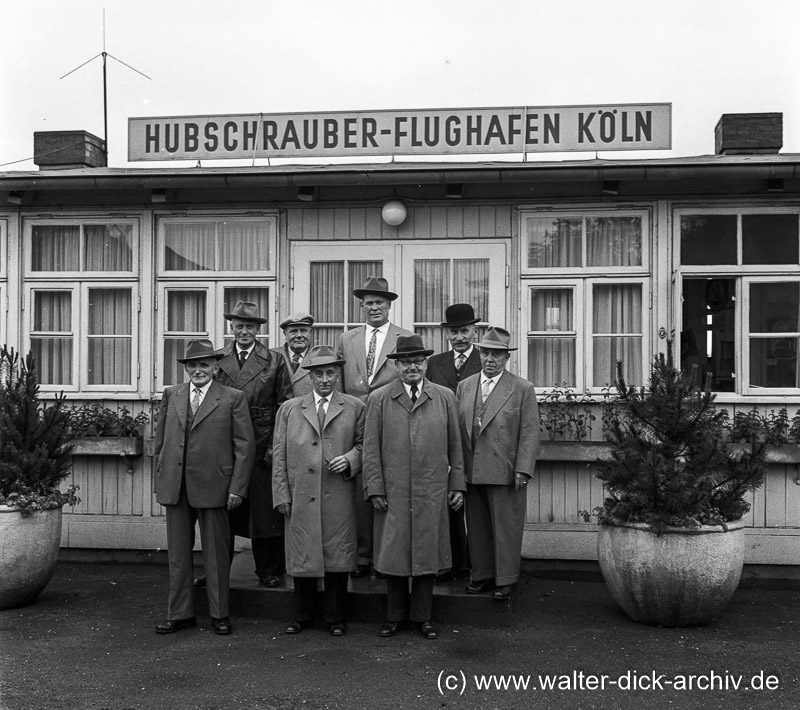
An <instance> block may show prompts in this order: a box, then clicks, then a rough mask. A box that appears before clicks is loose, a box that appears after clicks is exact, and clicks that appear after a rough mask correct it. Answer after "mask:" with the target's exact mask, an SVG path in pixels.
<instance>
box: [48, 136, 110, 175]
mask: <svg viewBox="0 0 800 710" xmlns="http://www.w3.org/2000/svg"><path fill="white" fill-rule="evenodd" d="M33 155H34V156H35V157H34V159H33V162H34V163H36V165H38V166H39V168H40V169H46V170H70V169H75V168H104V167H106V165H107V162H106V151H105V142H104V141H103V140H101V139H100V138H98V137H97V136H93V135H92V134H91V133H87V132H86V131H36V132H35V133H34V134H33Z"/></svg>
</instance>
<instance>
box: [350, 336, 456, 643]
mask: <svg viewBox="0 0 800 710" xmlns="http://www.w3.org/2000/svg"><path fill="white" fill-rule="evenodd" d="M431 354H433V350H428V349H426V348H425V347H424V345H423V343H422V338H421V337H420V336H419V335H409V336H401V337H399V338H398V339H397V348H396V349H395V351H394V352H393V353H390V354H389V355H387V357H388V358H389V359H391V360H394V361H395V367H396V370H397V374H398V379H395V380H394V381H392V382H391V383H389V384H388V385H386V386H384V387H381V388H380V389H378V390H376V391H375V392H373V393H372V394H371V395H370V396H369V399H368V400H367V422H366V428H365V433H364V450H363V476H364V487H365V490H366V494H367V497H368V498H369V500H370V502H371V503H372V505H373V507H374V508H375V524H374V550H375V562H374V565H375V569H376V571H377V572H380V573H382V574H384V575H386V590H387V613H386V618H387V622H386V623H385V624H384V625H383V627H382V628H381V631H380V635H381V636H383V637H389V636H394V635H395V634H396V633H397V632H398V631H399V629H400V625H401V624H402V623H403V622H404V621H405V620H407V619H408V620H410V621H412V622H414V624H415V625H416V627H417V629H418V631H419V632H420V634H422V636H423V637H424V638H426V639H435V638H436V636H437V633H436V629H435V628H434V626H433V624H432V623H431V616H432V609H433V582H434V577H435V576H436V575H437V574H438V573H439V572H440V571H441V570H444V569H447V568H449V567H450V566H451V565H452V562H451V559H450V534H449V525H448V519H447V510H448V506H449V507H450V508H453V509H456V510H457V509H458V508H460V507H461V506H462V505H463V502H464V494H463V491H464V490H466V486H465V484H464V470H463V453H462V450H461V437H460V435H459V431H458V407H457V404H456V400H455V396H454V395H453V393H452V392H450V390H448V389H447V388H445V387H441V386H439V385H435V384H433V383H432V382H430V381H428V380H426V379H425V368H426V361H427V357H428V356H429V355H431ZM409 587H410V589H409Z"/></svg>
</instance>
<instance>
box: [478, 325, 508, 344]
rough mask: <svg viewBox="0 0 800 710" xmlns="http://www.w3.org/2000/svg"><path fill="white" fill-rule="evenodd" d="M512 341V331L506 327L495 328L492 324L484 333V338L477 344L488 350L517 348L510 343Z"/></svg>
mask: <svg viewBox="0 0 800 710" xmlns="http://www.w3.org/2000/svg"><path fill="white" fill-rule="evenodd" d="M510 342H511V333H509V332H508V331H507V330H506V329H505V328H495V327H493V326H491V325H490V326H489V327H488V328H487V329H486V332H485V333H484V334H483V339H482V340H481V341H480V342H479V343H475V345H476V347H479V348H484V349H486V350H516V349H517V348H512V347H511V346H510V345H509V343H510Z"/></svg>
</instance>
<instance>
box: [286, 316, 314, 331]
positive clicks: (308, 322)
mask: <svg viewBox="0 0 800 710" xmlns="http://www.w3.org/2000/svg"><path fill="white" fill-rule="evenodd" d="M290 325H304V326H305V327H306V328H310V327H311V326H312V325H314V316H312V315H311V314H310V313H293V314H292V315H290V316H289V317H288V318H284V319H283V320H282V321H281V324H280V327H281V330H286V329H287V328H288V327H289V326H290Z"/></svg>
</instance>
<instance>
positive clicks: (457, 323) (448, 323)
mask: <svg viewBox="0 0 800 710" xmlns="http://www.w3.org/2000/svg"><path fill="white" fill-rule="evenodd" d="M444 320H445V322H444V323H442V327H443V328H460V327H461V326H462V325H473V324H475V323H477V322H478V321H479V320H480V318H476V317H475V311H473V310H472V306H470V305H469V303H454V304H453V305H452V306H448V307H447V310H446V311H445V312H444Z"/></svg>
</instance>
